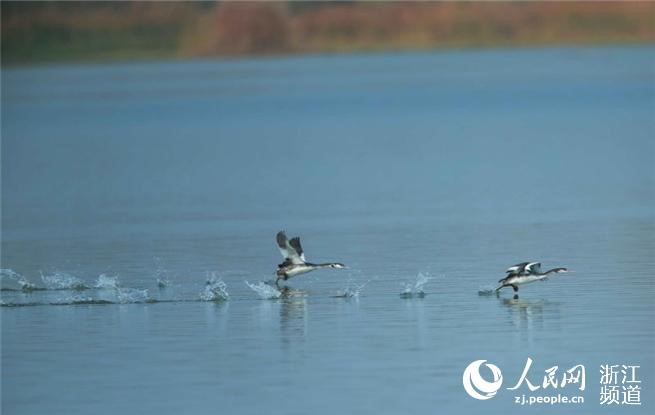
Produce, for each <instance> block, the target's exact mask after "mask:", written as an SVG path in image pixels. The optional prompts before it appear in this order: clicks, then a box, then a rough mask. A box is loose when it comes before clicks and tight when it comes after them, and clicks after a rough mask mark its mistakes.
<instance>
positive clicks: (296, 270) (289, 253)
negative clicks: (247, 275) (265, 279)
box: [275, 231, 346, 285]
mask: <svg viewBox="0 0 655 415" xmlns="http://www.w3.org/2000/svg"><path fill="white" fill-rule="evenodd" d="M276 239H277V246H278V248H280V253H282V257H283V258H284V262H282V263H281V264H279V265H278V266H277V271H276V272H275V274H276V275H277V279H276V280H275V284H276V285H277V284H278V282H279V281H280V280H283V281H286V280H288V279H289V278H291V277H295V276H296V275H300V274H305V273H307V272H310V271H314V270H315V269H320V268H346V266H345V265H344V264H342V263H340V262H326V263H323V264H312V263H311V262H307V261H306V260H305V253H304V252H303V250H302V246H301V245H300V238H299V237H297V236H296V237H295V238H291V239H288V238H287V235H286V233H284V231H280V232H278V233H277V236H276Z"/></svg>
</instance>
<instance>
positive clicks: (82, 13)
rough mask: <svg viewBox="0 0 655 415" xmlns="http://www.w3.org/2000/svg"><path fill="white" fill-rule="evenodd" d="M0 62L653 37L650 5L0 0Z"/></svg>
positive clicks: (653, 12) (653, 39)
mask: <svg viewBox="0 0 655 415" xmlns="http://www.w3.org/2000/svg"><path fill="white" fill-rule="evenodd" d="M1 7H2V61H3V64H14V63H38V62H53V61H71V60H74V61H97V60H115V59H128V58H142V59H147V58H173V57H199V56H243V55H260V54H285V53H316V52H349V51H361V50H387V49H394V50H404V49H429V48H442V47H467V46H512V45H548V44H579V43H585V44H589V43H621V42H629V43H644V42H655V3H653V2H629V1H620V2H566V3H564V2H520V3H518V2H507V3H503V2H500V3H499V2H491V3H488V2H472V3H471V2H440V3H409V2H402V3H373V2H345V3H315V2H307V3H303V2H291V3H282V2H280V3H209V2H158V3H154V2H99V3H92V2H29V3H25V2H2V3H1Z"/></svg>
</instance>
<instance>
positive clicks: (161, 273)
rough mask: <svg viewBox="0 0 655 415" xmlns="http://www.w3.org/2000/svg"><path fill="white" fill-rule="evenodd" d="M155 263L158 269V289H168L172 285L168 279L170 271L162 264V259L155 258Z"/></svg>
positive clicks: (156, 278)
mask: <svg viewBox="0 0 655 415" xmlns="http://www.w3.org/2000/svg"><path fill="white" fill-rule="evenodd" d="M155 262H156V263H157V269H156V270H155V280H156V281H157V287H159V288H166V287H168V286H169V285H171V282H170V281H169V279H168V278H166V275H167V274H168V270H167V269H166V268H164V266H163V265H162V264H161V262H162V260H161V258H159V257H155Z"/></svg>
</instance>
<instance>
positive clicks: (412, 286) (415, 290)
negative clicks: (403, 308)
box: [400, 272, 433, 298]
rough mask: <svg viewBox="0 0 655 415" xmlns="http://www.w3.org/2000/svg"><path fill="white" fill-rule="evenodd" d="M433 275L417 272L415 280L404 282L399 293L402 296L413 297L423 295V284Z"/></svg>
mask: <svg viewBox="0 0 655 415" xmlns="http://www.w3.org/2000/svg"><path fill="white" fill-rule="evenodd" d="M432 279H433V277H431V276H429V275H427V274H424V273H422V272H419V273H418V275H417V276H416V281H414V283H411V282H409V283H405V284H404V288H403V291H402V292H401V293H400V296H401V297H402V298H414V297H418V298H421V297H425V290H424V288H425V286H426V284H427V283H428V282H430V280H432Z"/></svg>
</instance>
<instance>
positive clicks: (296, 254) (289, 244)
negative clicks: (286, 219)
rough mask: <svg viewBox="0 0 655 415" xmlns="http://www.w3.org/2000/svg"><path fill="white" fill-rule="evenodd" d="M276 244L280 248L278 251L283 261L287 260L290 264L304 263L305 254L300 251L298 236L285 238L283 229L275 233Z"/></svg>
mask: <svg viewBox="0 0 655 415" xmlns="http://www.w3.org/2000/svg"><path fill="white" fill-rule="evenodd" d="M276 239H277V246H278V248H280V253H281V254H282V256H283V257H284V259H285V263H286V262H287V261H288V262H290V263H292V264H304V263H305V254H304V253H303V251H302V247H301V246H300V238H298V237H295V238H293V239H291V240H289V239H288V238H287V235H286V233H284V231H280V232H278V233H277V236H276Z"/></svg>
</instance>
